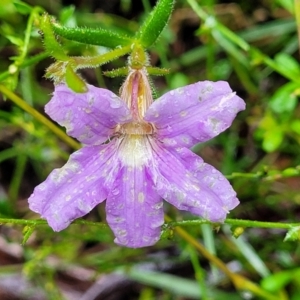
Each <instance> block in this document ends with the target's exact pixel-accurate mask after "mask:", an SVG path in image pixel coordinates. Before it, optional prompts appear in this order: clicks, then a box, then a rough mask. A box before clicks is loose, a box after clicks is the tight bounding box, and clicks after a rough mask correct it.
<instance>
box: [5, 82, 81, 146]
mask: <svg viewBox="0 0 300 300" xmlns="http://www.w3.org/2000/svg"><path fill="white" fill-rule="evenodd" d="M0 92H1V93H2V94H3V95H4V96H6V97H7V98H8V99H10V100H11V101H12V102H14V103H15V104H16V105H17V106H19V107H20V108H22V109H23V110H24V111H26V112H27V113H29V114H30V115H32V116H33V117H34V118H36V119H37V120H38V121H39V122H40V123H42V124H43V125H45V126H46V127H48V129H50V130H51V131H52V132H53V133H54V134H55V135H57V136H58V137H59V138H60V139H62V140H63V141H64V142H65V143H66V144H68V145H69V146H71V147H72V148H74V149H79V148H80V144H79V143H78V142H76V141H75V140H73V139H72V138H70V137H69V136H68V135H66V134H65V133H64V132H63V131H62V130H61V129H60V128H58V127H57V126H56V125H54V124H53V123H52V122H51V121H50V120H48V119H47V118H46V117H44V116H43V115H42V114H41V113H39V112H38V111H37V110H36V109H34V108H33V107H32V106H30V105H29V104H28V103H26V102H25V101H24V100H23V99H22V98H20V97H19V96H18V95H16V94H15V93H14V92H12V91H11V90H9V89H8V88H7V87H5V86H4V85H2V84H0Z"/></svg>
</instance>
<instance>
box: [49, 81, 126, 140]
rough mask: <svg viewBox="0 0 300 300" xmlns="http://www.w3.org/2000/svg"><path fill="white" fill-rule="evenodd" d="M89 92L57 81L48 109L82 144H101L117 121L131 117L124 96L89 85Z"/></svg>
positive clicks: (123, 120)
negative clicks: (121, 97) (122, 98)
mask: <svg viewBox="0 0 300 300" xmlns="http://www.w3.org/2000/svg"><path fill="white" fill-rule="evenodd" d="M87 86H88V91H87V92H86V93H75V92H73V91H72V90H70V89H69V88H68V87H67V86H66V85H58V86H56V87H55V91H54V94H53V97H52V99H51V100H50V102H49V103H48V104H47V105H46V106H45V111H46V113H47V114H48V115H49V116H50V117H51V118H52V119H53V120H55V121H56V122H58V123H59V124H60V125H62V126H65V127H66V129H67V133H68V134H69V135H70V136H72V137H74V138H76V139H78V140H79V141H80V142H82V143H83V144H87V145H99V144H101V143H103V142H105V141H106V140H107V139H108V138H109V137H110V136H111V135H112V134H113V133H114V129H115V127H116V125H117V124H122V123H125V122H128V121H129V120H131V113H130V111H129V109H128V107H127V105H126V104H125V102H124V101H123V100H121V99H120V98H119V97H118V96H117V95H115V94H114V93H112V92H111V91H109V90H106V89H101V88H97V87H94V86H92V85H87Z"/></svg>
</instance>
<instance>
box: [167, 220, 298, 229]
mask: <svg viewBox="0 0 300 300" xmlns="http://www.w3.org/2000/svg"><path fill="white" fill-rule="evenodd" d="M224 223H225V224H228V225H232V226H241V227H258V228H276V229H291V228H293V227H297V226H300V223H279V222H264V221H251V220H242V219H226V220H225V221H224ZM202 224H210V225H220V224H219V223H213V222H210V221H208V220H202V219H199V220H186V221H178V222H177V221H173V222H170V223H168V224H167V225H169V226H172V227H175V226H181V227H182V226H193V225H202Z"/></svg>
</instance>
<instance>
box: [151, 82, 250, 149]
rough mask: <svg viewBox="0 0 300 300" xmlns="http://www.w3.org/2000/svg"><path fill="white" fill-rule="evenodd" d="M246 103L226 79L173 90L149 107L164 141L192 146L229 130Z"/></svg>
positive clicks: (153, 120) (176, 144)
mask: <svg viewBox="0 0 300 300" xmlns="http://www.w3.org/2000/svg"><path fill="white" fill-rule="evenodd" d="M243 109H245V102H244V101H243V100H242V99H241V98H239V97H238V96H236V94H235V93H233V92H232V90H231V88H230V87H229V85H228V84H227V83H226V82H224V81H218V82H211V81H203V82H197V83H195V84H191V85H188V86H185V87H182V88H178V89H176V90H173V91H170V92H168V93H166V94H164V95H163V96H162V97H160V98H159V99H158V100H156V101H155V102H154V103H153V104H152V105H151V106H150V107H149V109H148V111H147V113H146V115H145V120H146V121H148V122H152V123H153V124H155V126H156V128H157V136H158V138H159V139H160V140H162V141H163V142H164V143H165V144H168V145H172V146H185V147H191V146H193V145H195V144H196V143H198V142H205V141H207V140H209V139H211V138H213V137H215V136H216V135H218V134H219V133H221V132H222V131H224V130H225V129H227V128H228V127H229V126H230V125H231V123H232V121H233V119H234V118H235V116H236V114H237V113H238V112H239V111H241V110H243Z"/></svg>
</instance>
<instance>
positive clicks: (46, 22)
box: [40, 14, 69, 61]
mask: <svg viewBox="0 0 300 300" xmlns="http://www.w3.org/2000/svg"><path fill="white" fill-rule="evenodd" d="M50 24H51V22H50V19H49V16H48V15H47V14H44V15H43V16H42V18H41V22H40V28H41V30H42V31H43V33H44V45H45V49H46V51H47V53H48V54H49V55H51V56H52V57H54V58H55V59H57V60H61V61H68V60H69V57H68V56H67V54H66V53H65V52H64V50H63V48H62V46H61V45H60V43H59V42H58V41H57V40H56V38H55V36H54V34H53V32H52V30H51V25H50Z"/></svg>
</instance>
